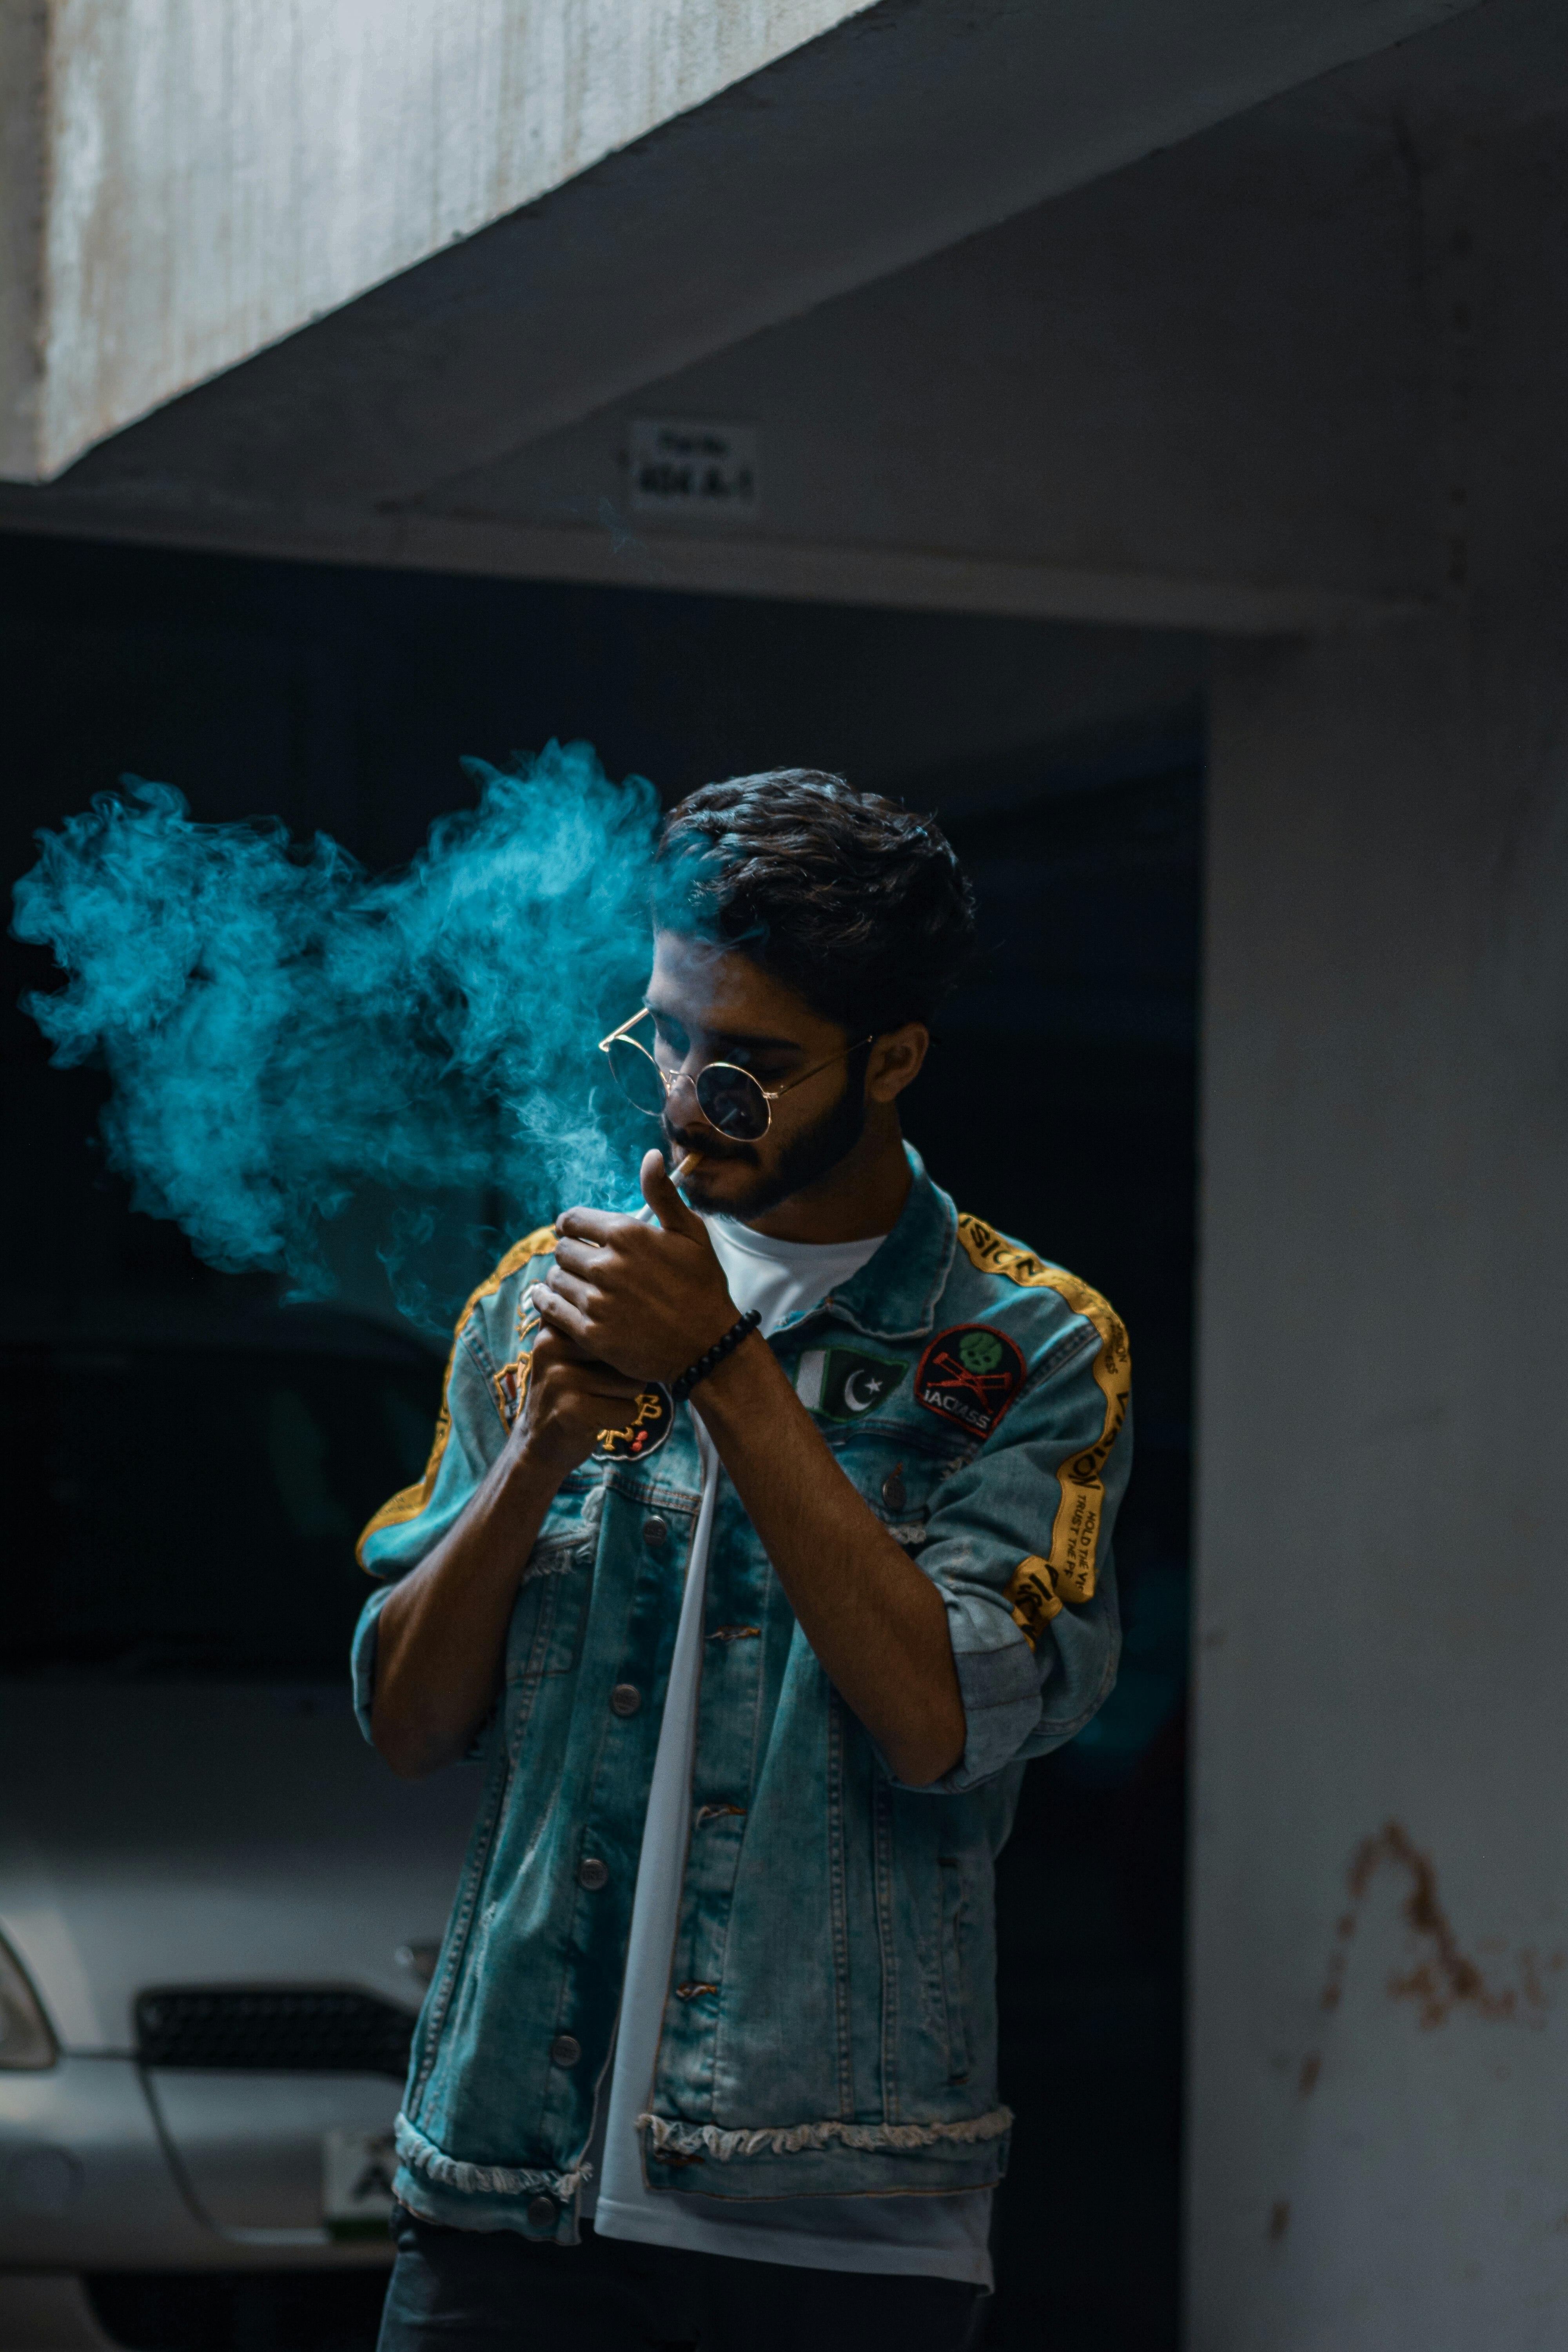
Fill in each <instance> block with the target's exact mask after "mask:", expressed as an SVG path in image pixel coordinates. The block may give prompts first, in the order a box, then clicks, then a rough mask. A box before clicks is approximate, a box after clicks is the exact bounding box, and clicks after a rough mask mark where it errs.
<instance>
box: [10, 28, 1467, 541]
mask: <svg viewBox="0 0 1568 2352" xmlns="http://www.w3.org/2000/svg"><path fill="white" fill-rule="evenodd" d="M1468 5H1471V0H1313V5H1303V0H1120V5H1116V6H1110V5H1106V0H1053V5H1041V0H875V5H865V0H861V5H843V0H743V5H736V0H725V5H723V6H719V5H714V0H702V5H699V0H463V5H458V6H457V7H452V6H450V5H446V0H405V5H403V6H402V7H400V8H399V9H397V10H396V11H395V12H391V11H388V10H387V9H386V8H385V7H384V5H379V0H348V5H344V6H342V7H337V8H333V9H325V10H322V9H317V10H288V11H282V10H278V9H275V8H270V7H268V5H267V0H142V5H140V6H138V7H137V8H136V9H135V10H132V11H127V10H126V9H124V8H123V7H122V6H120V5H110V0H0V39H3V41H4V43H5V53H4V55H3V56H0V66H3V67H4V68H5V90H6V93H7V94H6V97H5V110H6V115H7V122H6V127H7V129H8V131H10V132H11V133H12V136H11V137H10V139H9V142H8V149H7V152H8V154H9V156H10V158H11V161H10V163H9V165H8V166H7V176H6V178H5V180H4V181H3V182H0V209H3V211H4V214H5V220H4V223H3V224H0V240H3V243H4V248H5V257H7V258H8V259H9V260H10V261H11V262H12V263H13V265H15V267H14V268H13V272H12V276H11V279H10V291H9V292H8V293H6V294H5V296H4V298H0V331H3V335H4V344H3V348H0V472H4V473H5V475H6V476H7V477H8V478H11V479H13V480H33V481H38V480H44V479H47V478H51V477H53V476H55V475H57V474H58V472H60V471H61V470H62V469H63V468H64V467H66V466H67V465H68V464H69V463H70V461H71V460H72V459H73V458H74V457H78V456H79V453H80V452H81V451H82V450H84V449H86V448H88V447H89V446H92V445H93V444H95V443H98V442H100V441H104V440H105V439H106V438H107V437H108V436H112V435H115V434H116V433H118V432H119V431H120V429H121V427H123V426H125V425H127V424H130V423H132V421H133V420H134V419H136V418H138V417H142V416H146V415H148V412H150V411H153V410H159V411H160V413H159V414H157V415H153V416H152V417H151V418H150V421H149V422H147V423H145V424H143V425H141V426H140V427H139V428H138V429H137V430H136V431H134V432H133V433H132V434H130V435H129V436H125V438H124V439H123V440H122V441H121V442H120V443H118V444H111V445H110V447H108V448H106V449H105V450H103V451H102V453H101V454H100V457H98V458H96V459H94V460H92V461H91V463H90V468H89V470H90V474H91V477H92V478H94V479H97V480H100V481H101V483H102V485H103V487H105V488H109V487H110V486H113V487H115V488H124V489H126V490H129V491H132V492H135V491H137V490H139V489H140V490H146V489H148V488H153V489H155V490H157V489H161V490H163V491H166V490H167V489H168V488H169V487H170V486H171V485H172V484H173V483H174V482H175V481H181V482H183V483H184V485H185V486H186V493H185V494H186V495H188V496H190V497H193V498H199V499H204V500H205V501H207V502H208V503H209V505H210V503H211V502H212V501H215V500H216V501H217V502H219V503H221V502H222V500H224V499H236V500H238V501H241V502H250V501H252V500H255V499H258V498H260V499H282V498H287V499H295V500H303V501H305V502H307V503H308V502H310V501H311V500H315V499H324V498H330V499H331V500H332V501H333V502H334V503H337V502H342V501H346V502H348V503H350V504H353V505H355V506H361V507H363V506H370V507H372V508H374V506H375V505H376V504H378V503H379V502H381V501H384V500H398V499H405V498H406V497H408V496H410V495H411V494H416V493H417V492H418V491H419V490H420V489H421V488H424V487H425V486H426V485H427V484H428V483H430V482H431V481H433V480H435V479H437V478H442V477H446V476H449V475H450V474H452V473H453V472H454V471H456V470H458V469H459V468H461V467H464V466H469V465H477V464H481V463H483V462H485V461H487V460H488V459H489V458H491V457H496V456H499V455H500V454H501V453H502V452H504V451H505V450H507V449H510V448H514V447H516V446H518V445H519V444H521V443H523V442H526V441H529V440H531V439H533V438H536V437H538V436H541V435H542V434H545V433H548V432H551V431H552V430H555V429H557V428H559V427H560V426H562V425H565V424H568V423H570V422H572V421H574V419H576V418H578V417H581V416H583V415H586V414H588V413H589V412H591V411H592V410H594V409H595V408H597V407H599V406H601V405H603V404H605V403H606V402H608V401H610V400H613V399H615V398H616V397H619V396H620V395H622V394H625V393H626V392H627V391H629V390H631V389H633V388H635V387H636V386H637V384H640V383H648V382H650V381H652V380H655V379H657V378H659V377H661V376H665V375H668V374H669V373H672V372H673V371H675V370H676V369H678V368H680V367H683V366H686V365H688V364H689V363H690V362H694V361H695V360H698V359H700V358H701V357H703V356H705V355H707V354H709V353H710V352H715V351H717V350H720V349H722V348H723V347H725V346H727V345H729V344H731V343H733V342H734V341H737V340H738V339H739V338H741V337H742V336H745V335H747V334H751V333H753V332H754V331H757V330H758V329H760V328H763V327H765V326H768V325H771V324H773V323H774V322H776V321H778V320H783V319H785V318H789V317H792V316H795V315H796V314H798V313H799V312H800V311H802V310H806V309H808V308H810V307H811V306H812V305H814V304H816V303H817V302H820V301H822V300H824V299H828V298H829V297H832V296H834V295H837V294H841V293H844V292H845V291H847V290H848V289H852V288H854V287H856V286H859V285H863V284H866V283H868V281H870V280H872V279H875V278H880V277H882V276H885V275H886V274H887V273H888V272H889V271H891V270H894V269H898V268H901V267H903V266H905V265H907V264H908V263H910V262H911V261H914V260H917V259H919V258H920V257H921V256H923V255H925V254H928V253H931V252H933V251H936V250H938V249H940V248H942V247H944V246H948V245H951V244H952V243H954V242H956V241H957V240H959V239H961V238H963V237H964V236H967V235H969V234H971V233H972V232H973V231H975V230H977V229H980V228H983V227H985V226H989V225H991V224H993V223H995V222H997V221H999V220H1002V219H1004V218H1006V217H1008V216H1010V215H1013V214H1015V213H1017V212H1019V211H1021V210H1023V209H1025V208H1026V207H1027V206H1029V205H1036V204H1038V203H1039V202H1040V201H1042V199H1044V198H1046V197H1048V196H1051V195H1054V194H1058V193H1061V192H1062V191H1065V190H1067V189H1068V188H1072V187H1075V186H1079V185H1082V184H1085V183H1087V182H1089V181H1090V180H1093V179H1095V178H1098V177H1100V176H1101V175H1103V174H1105V173H1110V172H1112V171H1115V170H1116V169H1118V168H1119V167H1121V165H1123V164H1125V163H1129V162H1131V161H1133V160H1134V159H1136V158H1137V157H1140V156H1142V155H1145V154H1147V153H1149V152H1152V150H1154V149H1156V148H1158V147H1160V146H1163V145H1164V144H1167V143H1170V142H1174V141H1177V140H1181V139H1183V138H1185V137H1187V136H1188V135H1190V134H1191V133H1193V132H1194V131H1198V130H1201V129H1203V128H1204V127H1205V126H1206V125H1208V124H1211V123H1214V122H1215V121H1220V120H1222V119H1224V118H1225V117H1226V116H1228V115H1231V114H1234V113H1236V112H1237V111H1238V110H1241V109H1244V108H1247V107H1248V106H1251V105H1253V104H1255V103H1257V102H1258V100H1262V99H1266V98H1268V97H1270V96H1272V95H1274V94H1276V93H1278V92H1279V91H1281V90H1283V89H1288V88H1290V87H1293V86H1295V85H1297V84H1299V83H1300V82H1302V81H1304V80H1307V79H1310V78H1311V77H1313V76H1315V75H1318V74H1321V73H1322V72H1324V71H1325V70H1327V69H1328V68H1331V67H1333V66H1335V65H1338V64H1341V63H1343V62H1345V61H1346V60H1348V59H1350V58H1357V57H1363V56H1366V55H1369V54H1371V53H1373V52H1375V51H1377V50H1380V49H1382V48H1384V47H1388V46H1389V45H1390V44H1392V43H1394V42H1396V41H1398V40H1400V39H1402V38H1404V37H1406V36H1408V35H1411V34H1413V33H1415V32H1418V31H1420V30H1422V29H1424V28H1426V27H1427V26H1432V25H1435V24H1436V23H1438V22H1440V21H1442V20H1444V19H1446V18H1447V17H1450V16H1456V15H1458V14H1461V13H1463V11H1464V9H1465V8H1466V7H1467V6H1468ZM323 313H325V314H326V315H321V314H323ZM263 347H265V348H263ZM240 362H244V364H239V363H240ZM215 378H216V381H207V382H205V383H204V379H215ZM194 385H201V386H202V388H201V389H198V390H195V391H191V390H188V389H187V388H188V387H191V386H194ZM177 394H184V395H185V396H184V398H181V399H178V400H177V401H175V395H177ZM171 401H175V404H174V406H172V407H165V408H161V409H160V404H163V403H168V402H171Z"/></svg>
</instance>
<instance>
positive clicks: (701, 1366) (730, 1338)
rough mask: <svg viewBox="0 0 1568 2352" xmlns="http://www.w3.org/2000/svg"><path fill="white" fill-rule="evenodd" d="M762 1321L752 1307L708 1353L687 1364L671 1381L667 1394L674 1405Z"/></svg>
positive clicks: (683, 1398) (684, 1397)
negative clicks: (676, 1377) (676, 1379)
mask: <svg viewBox="0 0 1568 2352" xmlns="http://www.w3.org/2000/svg"><path fill="white" fill-rule="evenodd" d="M762 1319H763V1318H762V1315H761V1313H760V1311H759V1310H758V1308H756V1307H752V1309H751V1311H750V1312H749V1313H748V1314H745V1315H742V1318H741V1319H740V1321H739V1322H738V1323H733V1324H731V1327H730V1328H729V1330H728V1331H726V1332H725V1334H724V1337H723V1338H722V1339H715V1340H714V1342H713V1345H712V1346H711V1347H710V1349H709V1350H708V1353H707V1354H706V1355H705V1356H699V1357H698V1359H697V1361H696V1362H695V1363H694V1364H688V1366H687V1368H686V1370H684V1371H683V1372H682V1373H681V1375H680V1378H679V1380H678V1381H671V1383H670V1390H669V1393H670V1395H671V1396H672V1397H673V1398H674V1399H675V1402H676V1403H677V1404H681V1403H683V1402H685V1400H686V1398H688V1397H689V1395H690V1394H691V1391H692V1390H693V1389H694V1388H695V1387H696V1386H697V1383H698V1381H705V1380H706V1379H707V1377H708V1375H709V1373H710V1371H713V1370H715V1369H716V1368H717V1367H718V1366H719V1365H720V1364H721V1363H722V1362H723V1360H724V1359H725V1357H726V1356H728V1355H730V1354H731V1353H732V1351H733V1350H734V1349H736V1348H738V1347H739V1346H740V1344H741V1342H742V1339H744V1338H745V1336H746V1334H747V1332H748V1331H754V1330H755V1329H756V1328H757V1326H758V1324H759V1323H760V1322H761V1321H762Z"/></svg>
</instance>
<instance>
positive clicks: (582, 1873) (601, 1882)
mask: <svg viewBox="0 0 1568 2352" xmlns="http://www.w3.org/2000/svg"><path fill="white" fill-rule="evenodd" d="M609 1883H610V1865H609V1864H608V1863H607V1862H601V1861H600V1860H599V1857H598V1855H597V1854H596V1853H591V1854H590V1855H589V1856H588V1859H587V1860H586V1862H581V1863H579V1864H578V1865H577V1884H578V1885H579V1886H585V1887H586V1888H587V1890H588V1892H589V1894H590V1895H596V1894H597V1893H598V1891H599V1889H600V1887H601V1886H608V1885H609Z"/></svg>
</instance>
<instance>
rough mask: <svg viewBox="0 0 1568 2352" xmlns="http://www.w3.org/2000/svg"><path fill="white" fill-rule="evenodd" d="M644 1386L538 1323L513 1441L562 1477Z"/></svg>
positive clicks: (613, 1425)
mask: <svg viewBox="0 0 1568 2352" xmlns="http://www.w3.org/2000/svg"><path fill="white" fill-rule="evenodd" d="M646 1387H647V1381H638V1380H633V1379H631V1378H629V1377H628V1375H627V1374H626V1373H625V1372H617V1371H616V1370H615V1368H614V1366H613V1365H610V1364H601V1363H597V1362H595V1360H594V1359H593V1358H592V1357H591V1356H585V1355H584V1353H583V1351H582V1349H579V1348H576V1347H574V1345H573V1343H572V1341H571V1340H570V1339H566V1338H565V1337H564V1336H563V1334H562V1333H561V1332H559V1331H552V1330H550V1329H548V1328H544V1327H542V1328H541V1329H540V1332H539V1336H538V1338H537V1339H535V1341H534V1343H533V1357H532V1362H531V1370H530V1372H529V1379H528V1396H527V1399H526V1402H525V1403H524V1406H523V1410H522V1412H521V1413H520V1414H519V1416H518V1419H517V1422H516V1424H515V1426H514V1427H513V1430H512V1437H511V1442H512V1444H513V1445H514V1446H515V1447H516V1449H517V1450H518V1451H519V1452H520V1453H521V1454H527V1455H528V1456H529V1457H530V1459H531V1460H534V1461H537V1462H539V1463H541V1464H542V1465H548V1466H549V1467H550V1468H551V1469H552V1470H554V1472H555V1475H556V1476H557V1477H558V1478H564V1477H565V1476H566V1475H567V1473H568V1472H569V1471H572V1470H575V1469H576V1467H577V1465H578V1464H579V1463H580V1462H585V1461H586V1460H587V1458H588V1456H589V1454H591V1453H592V1452H593V1450H594V1447H595V1444H597V1442H598V1437H599V1433H600V1431H601V1430H603V1429H614V1428H616V1427H618V1426H619V1425H620V1424H621V1423H624V1422H626V1421H627V1420H628V1419H629V1418H630V1415H629V1414H628V1413H627V1412H626V1407H627V1406H628V1405H629V1404H635V1403H636V1402H637V1398H638V1397H639V1396H640V1395H641V1393H642V1391H643V1390H644V1389H645V1388H646Z"/></svg>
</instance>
